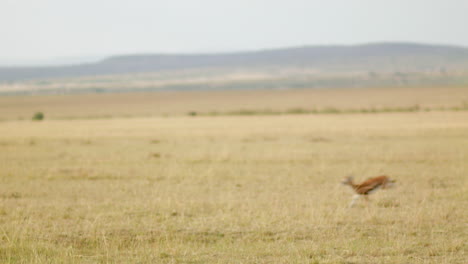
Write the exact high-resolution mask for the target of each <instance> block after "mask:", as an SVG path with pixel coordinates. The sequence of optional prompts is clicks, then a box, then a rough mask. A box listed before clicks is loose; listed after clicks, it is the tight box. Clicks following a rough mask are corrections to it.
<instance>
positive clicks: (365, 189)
mask: <svg viewBox="0 0 468 264" xmlns="http://www.w3.org/2000/svg"><path fill="white" fill-rule="evenodd" d="M342 183H343V184H344V185H349V186H351V188H352V189H353V190H354V192H355V193H356V194H355V195H354V196H353V199H352V200H351V203H350V204H349V207H352V206H353V205H354V204H355V203H356V200H357V199H359V197H364V198H365V199H366V200H369V194H371V193H373V192H375V191H377V190H378V189H380V188H382V189H387V188H391V187H393V186H394V185H395V180H392V179H390V178H389V177H388V176H385V175H382V176H377V177H374V178H369V179H367V180H365V181H364V182H362V183H360V184H356V183H354V182H353V177H352V176H348V177H347V178H345V180H344V181H343V182H342Z"/></svg>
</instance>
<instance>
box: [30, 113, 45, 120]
mask: <svg viewBox="0 0 468 264" xmlns="http://www.w3.org/2000/svg"><path fill="white" fill-rule="evenodd" d="M43 119H44V113H42V112H36V113H35V114H34V115H33V117H32V120H33V121H41V120H43Z"/></svg>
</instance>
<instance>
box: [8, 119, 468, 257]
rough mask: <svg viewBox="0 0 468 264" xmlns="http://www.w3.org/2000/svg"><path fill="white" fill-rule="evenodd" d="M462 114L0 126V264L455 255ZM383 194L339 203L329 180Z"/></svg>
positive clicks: (463, 167) (462, 192)
mask: <svg viewBox="0 0 468 264" xmlns="http://www.w3.org/2000/svg"><path fill="white" fill-rule="evenodd" d="M467 121H468V112H418V113H378V114H353V115H347V114H340V115H287V116H285V115H279V116H218V117H206V116H203V117H200V116H197V117H189V116H177V117H147V118H143V117H142V118H114V119H102V120H89V119H88V120H45V121H42V122H32V121H20V120H11V121H5V122H1V123H0V135H1V137H0V181H1V184H0V231H1V232H0V241H1V243H0V262H1V263H451V264H452V263H466V259H467V257H468V256H467V254H466V250H467V249H468V248H467V243H466V241H467V240H468V234H467V219H468V211H467V210H466V208H468V185H467V184H468V182H467V173H468V170H467V168H468V165H467V164H468V137H467V135H468V122H467ZM349 174H354V175H355V177H356V178H357V179H358V180H362V179H365V178H366V177H368V176H375V175H380V174H388V175H389V176H391V177H392V178H394V179H396V180H397V182H398V185H397V187H396V188H394V189H390V190H382V191H378V192H377V193H375V194H374V195H373V196H372V197H371V203H369V204H366V203H365V202H364V201H359V203H358V204H357V206H355V207H353V208H347V205H348V203H349V202H350V198H351V196H352V192H351V190H350V189H349V188H347V187H346V186H342V185H340V184H339V183H340V181H341V180H342V178H343V177H344V176H346V175H349Z"/></svg>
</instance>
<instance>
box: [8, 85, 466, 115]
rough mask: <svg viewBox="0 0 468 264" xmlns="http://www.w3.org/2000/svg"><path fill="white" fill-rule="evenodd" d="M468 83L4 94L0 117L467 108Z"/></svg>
mask: <svg viewBox="0 0 468 264" xmlns="http://www.w3.org/2000/svg"><path fill="white" fill-rule="evenodd" d="M467 105H468V86H460V87H413V88H398V87H396V88H393V87H391V88H360V89H358V88H355V89H289V90H244V91H197V92H195V91H193V92H153V93H122V94H81V95H44V96H3V97H1V96H0V120H15V119H30V118H31V117H32V115H33V114H34V113H35V112H37V111H42V112H43V113H44V114H45V117H46V118H47V119H74V118H78V119H82V118H112V117H151V116H174V115H186V114H187V113H189V112H197V113H201V114H209V113H212V112H217V113H228V112H236V111H240V110H249V111H253V112H255V111H267V112H268V111H288V110H291V109H292V110H293V112H294V110H297V109H302V110H304V111H310V110H313V109H319V110H320V109H327V108H334V109H339V110H350V109H351V110H352V109H360V108H369V109H371V108H377V109H383V108H397V107H406V108H407V107H414V106H418V107H420V109H422V110H424V109H430V110H431V109H432V110H437V109H440V108H454V107H462V108H464V109H466V108H467Z"/></svg>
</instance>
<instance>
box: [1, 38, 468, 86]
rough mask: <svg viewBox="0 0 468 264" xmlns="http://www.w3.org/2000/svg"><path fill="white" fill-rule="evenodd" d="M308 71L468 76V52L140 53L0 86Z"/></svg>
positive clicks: (4, 72)
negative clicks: (220, 71) (218, 71)
mask: <svg viewBox="0 0 468 264" xmlns="http://www.w3.org/2000/svg"><path fill="white" fill-rule="evenodd" d="M270 66H273V67H304V68H313V69H317V70H322V71H330V72H355V71H369V72H423V71H439V70H443V71H458V70H461V71H467V70H468V49H467V48H463V47H456V46H441V45H424V44H414V43H376V44H365V45H354V46H304V47H295V48H285V49H273V50H262V51H250V52H236V53H218V54H139V55H125V56H115V57H110V58H107V59H104V60H102V61H100V62H97V63H89V64H81V65H71V66H47V67H0V82H2V81H3V82H11V81H23V80H35V79H52V78H64V77H67V78H68V77H85V76H99V75H115V74H129V73H148V72H161V71H173V70H186V69H209V68H242V69H248V68H258V67H270Z"/></svg>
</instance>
